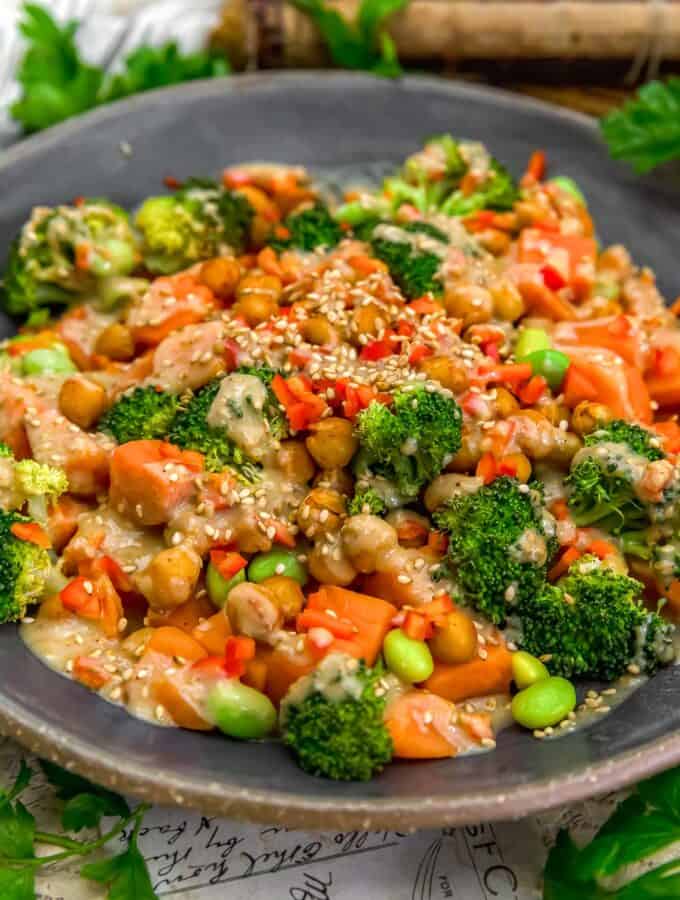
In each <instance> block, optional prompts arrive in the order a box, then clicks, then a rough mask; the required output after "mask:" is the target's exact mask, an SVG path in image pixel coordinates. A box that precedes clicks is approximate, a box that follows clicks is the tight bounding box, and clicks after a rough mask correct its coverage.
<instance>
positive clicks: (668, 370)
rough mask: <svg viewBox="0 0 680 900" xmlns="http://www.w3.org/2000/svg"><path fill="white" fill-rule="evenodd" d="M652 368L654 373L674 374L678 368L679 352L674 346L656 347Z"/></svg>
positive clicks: (679, 362) (679, 367)
mask: <svg viewBox="0 0 680 900" xmlns="http://www.w3.org/2000/svg"><path fill="white" fill-rule="evenodd" d="M653 369H654V373H655V374H656V375H661V376H664V375H674V374H675V373H676V372H677V371H678V370H680V353H678V351H677V350H676V349H675V348H674V347H657V348H656V350H655V351H654V362H653Z"/></svg>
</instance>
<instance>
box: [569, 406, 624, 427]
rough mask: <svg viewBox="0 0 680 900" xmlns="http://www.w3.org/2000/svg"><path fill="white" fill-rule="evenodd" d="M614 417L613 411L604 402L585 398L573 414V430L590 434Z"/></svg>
mask: <svg viewBox="0 0 680 900" xmlns="http://www.w3.org/2000/svg"><path fill="white" fill-rule="evenodd" d="M613 418H614V416H613V414H612V411H611V410H610V409H609V407H608V406H605V405H604V403H593V402H592V401H590V400H583V401H582V402H581V403H579V404H578V406H577V407H576V408H575V409H574V411H573V413H572V414H571V430H572V431H575V432H576V434H580V435H584V434H590V433H591V432H592V431H595V430H596V429H598V428H601V427H602V426H603V425H606V424H607V423H608V422H611V420H612V419H613Z"/></svg>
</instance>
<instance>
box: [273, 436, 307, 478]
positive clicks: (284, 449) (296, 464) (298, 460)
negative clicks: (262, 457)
mask: <svg viewBox="0 0 680 900" xmlns="http://www.w3.org/2000/svg"><path fill="white" fill-rule="evenodd" d="M276 462H277V465H278V467H279V469H280V470H281V472H282V473H283V475H284V476H285V478H286V480H288V481H293V482H295V483H296V484H307V482H308V481H311V479H312V478H313V476H314V472H315V471H316V466H315V465H314V460H313V459H312V457H311V456H310V455H309V452H308V451H307V448H306V447H305V445H304V444H303V443H302V441H299V440H296V439H294V438H291V439H290V440H287V441H281V446H280V448H279V450H278V452H277V454H276Z"/></svg>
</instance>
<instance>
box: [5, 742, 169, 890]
mask: <svg viewBox="0 0 680 900" xmlns="http://www.w3.org/2000/svg"><path fill="white" fill-rule="evenodd" d="M40 766H41V768H42V770H43V773H44V774H45V777H46V778H47V780H48V782H49V783H50V784H51V785H52V787H54V788H55V792H56V795H57V797H58V798H59V799H61V800H64V801H65V804H64V807H63V810H62V825H63V827H64V830H65V831H68V832H78V831H81V830H82V829H83V828H99V827H100V826H101V822H102V818H103V817H105V816H108V817H115V822H114V824H113V825H112V826H111V827H110V829H109V830H108V831H106V832H105V833H104V834H100V835H99V836H97V837H94V838H93V839H92V840H76V839H74V838H72V837H70V836H69V835H68V834H51V833H49V832H45V831H40V830H38V829H37V828H36V821H35V818H34V816H33V815H32V814H31V813H30V812H29V811H28V810H27V809H26V807H25V806H24V804H23V803H22V802H21V800H20V799H19V796H20V795H21V794H22V793H23V792H24V791H25V790H26V788H27V787H29V785H30V783H31V780H32V778H33V776H34V775H35V772H34V771H33V770H32V769H30V768H29V767H28V766H27V765H26V763H25V762H24V761H22V763H21V767H20V769H19V773H18V775H17V777H16V779H15V781H14V784H13V786H12V788H11V789H10V790H9V791H0V897H2V900H35V897H36V892H35V876H36V873H37V872H38V870H39V869H41V868H42V867H43V866H49V865H50V864H51V863H60V862H64V861H65V860H68V859H73V858H76V857H87V856H89V855H90V854H92V853H93V852H95V851H96V850H101V849H102V848H103V847H105V846H106V845H107V844H108V843H109V842H110V841H112V840H113V839H114V838H116V839H117V840H118V841H120V839H121V836H122V835H126V836H127V847H126V849H125V850H124V851H123V852H122V853H120V854H118V855H117V856H113V857H110V858H108V859H104V860H101V861H97V862H94V863H89V864H86V865H84V866H83V867H82V869H81V875H82V876H83V878H88V879H91V880H93V881H97V882H99V883H100V884H105V885H107V886H108V893H107V898H108V900H158V898H157V895H156V894H155V892H154V890H153V886H152V884H151V879H150V877H149V872H148V870H147V868H146V863H145V862H144V857H143V856H142V854H141V853H140V851H139V847H138V846H137V836H138V834H139V830H140V827H141V825H142V820H143V818H144V815H145V814H146V812H147V810H148V809H149V807H148V806H147V805H146V804H141V805H140V806H138V807H136V808H135V809H133V810H130V807H129V806H128V804H127V802H126V801H125V800H124V799H123V797H121V796H119V795H118V794H115V793H113V791H109V790H107V789H106V788H102V787H98V786H97V785H95V784H92V783H91V782H89V781H87V780H86V779H84V778H81V777H80V776H79V775H74V774H73V773H72V772H67V771H65V770H64V769H61V768H60V767H59V766H57V765H55V764H54V763H50V762H46V761H44V760H43V761H41V762H40ZM128 828H129V829H130V831H129V835H127V830H128ZM40 845H45V846H51V847H55V848H59V849H58V852H55V853H51V854H48V855H38V854H37V852H36V849H37V847H38V846H40Z"/></svg>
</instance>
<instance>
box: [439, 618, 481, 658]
mask: <svg viewBox="0 0 680 900" xmlns="http://www.w3.org/2000/svg"><path fill="white" fill-rule="evenodd" d="M429 644H430V650H431V651H432V656H434V658H435V659H436V660H437V662H442V663H447V664H448V665H456V664H457V663H464V662H468V661H469V660H471V659H472V658H473V657H474V656H475V655H476V653H477V629H476V628H475V625H474V622H473V621H472V619H471V618H470V617H469V616H467V615H466V614H465V613H464V612H463V611H462V610H460V609H455V610H453V612H450V613H447V616H446V623H445V624H444V625H443V626H442V627H437V628H436V629H435V633H434V635H433V636H432V637H431V638H430V640H429Z"/></svg>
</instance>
